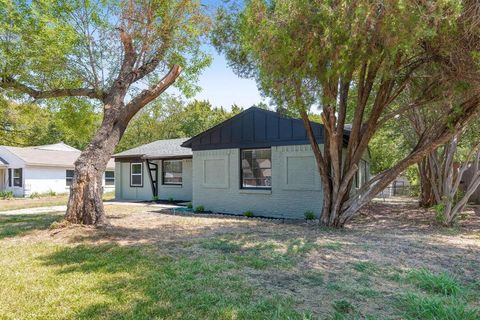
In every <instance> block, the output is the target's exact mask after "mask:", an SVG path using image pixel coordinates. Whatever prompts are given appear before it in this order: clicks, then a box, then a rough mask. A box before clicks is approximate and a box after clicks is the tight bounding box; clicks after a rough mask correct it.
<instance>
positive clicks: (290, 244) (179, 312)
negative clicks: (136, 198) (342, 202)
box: [0, 203, 480, 320]
mask: <svg viewBox="0 0 480 320" xmlns="http://www.w3.org/2000/svg"><path fill="white" fill-rule="evenodd" d="M106 210H107V211H108V217H109V219H110V222H111V223H112V227H111V228H108V229H106V230H96V229H93V228H89V227H78V226H74V227H68V228H64V229H49V225H50V224H51V223H52V222H53V221H55V220H59V219H61V215H55V214H44V215H35V216H15V217H13V216H7V217H6V216H4V217H1V216H0V248H1V249H0V319H73V318H75V319H154V318H156V319H432V320H433V319H467V320H468V319H472V320H473V319H480V301H479V299H478V297H479V295H480V268H479V266H480V211H477V212H476V213H475V212H473V211H471V212H469V215H470V218H469V219H468V220H465V221H463V222H462V225H461V226H460V227H457V228H455V229H451V230H445V229H442V228H440V227H437V226H434V225H431V224H430V223H429V221H431V218H432V216H431V215H432V213H429V212H424V211H421V210H418V209H416V208H415V207H414V206H409V205H408V204H401V205H398V204H396V205H394V206H391V205H388V204H382V203H376V204H374V205H372V206H371V207H369V208H367V209H365V210H364V214H363V215H362V216H361V217H359V218H358V219H357V220H356V221H355V223H353V224H352V225H351V226H350V227H349V228H348V229H346V230H340V231H338V230H330V229H320V228H318V227H316V226H312V225H307V224H303V223H282V222H281V221H277V220H259V219H251V218H250V219H249V218H230V217H223V216H209V215H196V216H192V215H190V216H183V215H171V214H167V213H160V212H156V211H155V208H149V207H147V206H145V207H140V206H135V207H133V206H132V207H128V206H116V205H109V206H106Z"/></svg>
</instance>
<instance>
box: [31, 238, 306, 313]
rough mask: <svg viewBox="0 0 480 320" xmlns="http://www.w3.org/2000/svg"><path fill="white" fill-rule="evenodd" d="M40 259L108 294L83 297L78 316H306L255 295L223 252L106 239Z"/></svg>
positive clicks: (288, 305)
mask: <svg viewBox="0 0 480 320" xmlns="http://www.w3.org/2000/svg"><path fill="white" fill-rule="evenodd" d="M41 260H42V263H43V264H44V265H46V266H53V267H55V268H56V269H57V270H58V271H57V272H58V273H59V274H62V275H63V276H65V275H68V274H71V275H72V277H76V278H78V279H81V278H82V277H83V279H84V280H83V281H92V283H94V285H93V288H92V291H94V292H96V293H97V294H100V295H101V296H103V297H105V298H106V299H102V300H103V301H100V302H99V301H96V300H95V299H93V300H90V301H85V303H84V305H83V307H82V308H81V310H77V311H76V312H75V318H77V319H100V318H101V319H153V318H159V319H165V318H168V319H211V318H235V317H238V318H244V319H273V318H278V319H287V318H290V319H297V318H298V319H300V318H301V317H302V315H301V314H299V313H297V311H295V310H294V309H293V307H292V306H291V302H290V301H289V300H288V299H285V298H282V297H274V296H272V297H268V296H259V295H257V289H256V288H255V286H253V285H251V284H250V283H248V282H246V281H245V279H244V278H243V277H242V276H241V275H238V274H235V273H231V272H230V271H231V270H232V268H235V264H234V263H233V262H231V261H228V260H226V259H224V258H222V256H221V255H213V256H209V257H208V258H206V257H201V256H199V257H192V256H186V255H182V254H180V255H176V256H166V255H160V254H158V252H157V251H156V250H155V248H153V247H152V246H149V245H136V246H119V245H117V244H104V245H96V246H94V245H79V246H77V247H65V248H63V249H61V250H57V251H56V252H54V253H52V254H50V255H48V256H44V257H42V258H41ZM78 274H80V275H81V276H78ZM64 278H65V277H63V279H64ZM86 278H88V279H89V280H86ZM77 281H80V280H77ZM105 301H108V302H105ZM278 310H283V311H284V313H283V312H282V314H276V313H277V311H278Z"/></svg>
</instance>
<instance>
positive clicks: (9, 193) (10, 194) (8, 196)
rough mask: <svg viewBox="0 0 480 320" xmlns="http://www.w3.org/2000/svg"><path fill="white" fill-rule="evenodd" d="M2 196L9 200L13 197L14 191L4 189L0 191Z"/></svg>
mask: <svg viewBox="0 0 480 320" xmlns="http://www.w3.org/2000/svg"><path fill="white" fill-rule="evenodd" d="M0 198H1V199H4V200H7V199H12V198H13V191H2V192H0Z"/></svg>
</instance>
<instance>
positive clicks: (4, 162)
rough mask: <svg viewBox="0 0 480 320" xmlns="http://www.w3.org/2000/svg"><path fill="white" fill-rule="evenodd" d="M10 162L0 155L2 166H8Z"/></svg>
mask: <svg viewBox="0 0 480 320" xmlns="http://www.w3.org/2000/svg"><path fill="white" fill-rule="evenodd" d="M7 164H8V162H7V161H6V160H5V159H3V158H2V157H0V167H3V166H6V165H7Z"/></svg>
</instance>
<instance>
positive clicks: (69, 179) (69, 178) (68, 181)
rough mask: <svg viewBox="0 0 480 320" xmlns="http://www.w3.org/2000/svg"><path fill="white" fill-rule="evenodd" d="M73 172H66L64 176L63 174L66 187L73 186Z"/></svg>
mask: <svg viewBox="0 0 480 320" xmlns="http://www.w3.org/2000/svg"><path fill="white" fill-rule="evenodd" d="M74 172H75V171H74V170H67V172H66V174H65V183H66V185H67V187H71V186H72V184H73V174H74Z"/></svg>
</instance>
